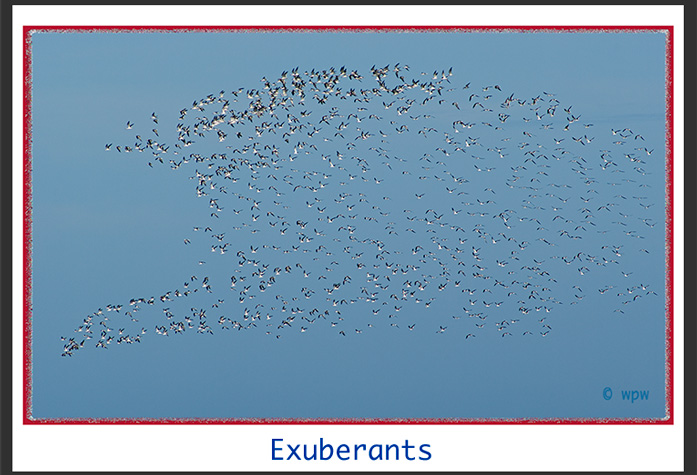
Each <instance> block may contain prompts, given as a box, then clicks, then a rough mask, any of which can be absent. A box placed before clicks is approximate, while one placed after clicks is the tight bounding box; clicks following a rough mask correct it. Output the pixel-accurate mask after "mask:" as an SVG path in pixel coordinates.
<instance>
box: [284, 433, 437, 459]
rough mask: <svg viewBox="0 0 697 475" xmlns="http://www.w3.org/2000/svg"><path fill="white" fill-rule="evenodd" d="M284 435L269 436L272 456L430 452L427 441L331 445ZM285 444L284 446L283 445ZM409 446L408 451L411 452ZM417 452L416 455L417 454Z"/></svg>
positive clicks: (391, 456)
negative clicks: (294, 440) (286, 441)
mask: <svg viewBox="0 0 697 475" xmlns="http://www.w3.org/2000/svg"><path fill="white" fill-rule="evenodd" d="M282 442H283V439H271V459H272V460H330V459H331V458H332V457H334V456H336V458H338V459H339V460H359V459H363V460H366V459H367V458H368V457H369V458H370V460H399V457H400V455H402V456H403V457H404V459H406V460H417V459H418V460H429V459H430V458H431V452H430V451H429V450H428V449H430V448H431V445H430V444H421V445H420V446H419V447H418V450H416V449H417V447H416V446H415V445H411V444H409V441H408V440H405V441H404V444H403V445H398V444H385V445H382V444H374V445H371V446H370V447H368V445H366V444H355V445H354V446H353V448H352V447H350V446H349V445H348V444H340V445H337V446H336V447H334V446H333V445H331V444H325V443H324V439H323V438H320V439H319V446H318V445H317V444H313V445H308V444H296V445H293V444H283V443H282ZM284 445H285V447H284ZM410 450H411V452H410ZM417 456H418V457H417Z"/></svg>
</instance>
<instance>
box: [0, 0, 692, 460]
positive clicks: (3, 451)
mask: <svg viewBox="0 0 697 475" xmlns="http://www.w3.org/2000/svg"><path fill="white" fill-rule="evenodd" d="M36 4H37V3H35V2H26V1H20V2H4V1H3V2H2V4H1V7H0V18H2V22H1V23H0V29H1V34H0V58H2V62H1V64H0V90H1V94H0V111H2V112H1V113H0V124H1V125H0V196H1V197H2V198H1V199H0V217H1V218H2V223H1V224H0V245H1V249H2V251H1V252H0V267H1V268H2V272H1V273H0V276H1V277H0V279H1V280H0V315H1V316H3V317H4V318H2V320H1V321H0V426H1V427H2V429H1V431H0V473H14V471H13V463H12V458H13V454H12V451H13V445H12V418H13V415H12V403H13V400H12V399H13V398H12V389H13V388H12V363H13V362H12V329H13V325H12V296H11V293H12V284H13V283H12V258H13V255H12V232H13V229H12V172H13V164H12V145H13V144H12V126H13V123H12V99H13V98H12V74H13V73H14V71H13V70H12V49H13V48H12V47H13V43H12V7H13V6H14V5H36ZM41 4H52V5H60V3H54V2H41ZM115 4H116V5H133V4H132V3H129V2H117V3H115ZM206 4H207V5H210V4H220V5H225V3H223V2H217V1H216V2H206ZM615 4H616V5H625V6H630V5H632V4H631V3H624V2H615ZM672 5H681V6H683V20H684V22H685V25H684V34H685V42H684V50H685V52H686V53H687V54H685V56H684V58H683V59H685V58H689V59H692V60H693V61H692V62H691V63H690V64H689V65H688V64H685V75H684V77H683V80H684V81H683V84H686V85H687V86H686V87H685V88H684V94H685V103H684V105H687V104H689V105H691V106H692V109H693V111H694V109H695V107H697V93H696V91H695V87H694V85H697V78H696V77H695V71H694V67H693V66H694V58H695V46H697V33H696V32H695V26H697V8H696V7H695V4H694V3H692V4H690V3H687V4H682V3H680V4H672ZM688 52H689V53H688ZM688 66H692V68H690V67H688ZM3 106H4V107H3ZM685 116H686V117H685V124H686V127H685V130H687V131H694V130H697V124H696V123H695V115H694V114H685ZM683 145H684V150H685V156H689V157H695V148H696V147H695V142H694V141H690V142H688V141H685V142H684V143H683ZM688 152H691V153H688ZM684 166H685V175H687V176H692V177H694V176H695V175H694V173H695V161H694V160H685V161H684ZM675 178H676V179H677V180H680V179H683V183H684V178H685V177H684V176H677V177H675ZM689 191H690V193H691V194H693V192H694V187H690V189H689ZM692 202H694V201H692ZM683 237H684V236H683ZM695 252H696V248H695V247H693V246H686V248H685V256H686V259H685V261H687V262H690V263H692V264H693V268H694V264H697V262H695V257H696V255H695ZM685 303H687V302H686V301H684V302H683V304H685ZM685 313H687V312H685ZM684 325H685V327H684V328H685V332H684V335H696V334H697V331H695V320H694V319H693V318H686V319H685V322H684ZM684 348H685V355H687V357H686V358H685V359H684V360H683V363H684V368H685V369H687V371H686V373H685V374H686V375H688V376H691V378H684V384H685V389H684V396H685V397H684V401H685V403H684V418H683V421H684V424H685V427H684V440H685V441H694V440H696V439H695V436H697V424H696V423H697V408H696V407H695V405H696V404H697V391H695V382H696V378H695V375H697V371H696V370H695V363H696V362H697V353H696V352H695V345H684ZM683 447H684V446H683ZM695 454H696V452H695V451H694V450H687V451H686V452H685V454H684V472H685V473H697V457H695Z"/></svg>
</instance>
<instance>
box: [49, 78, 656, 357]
mask: <svg viewBox="0 0 697 475" xmlns="http://www.w3.org/2000/svg"><path fill="white" fill-rule="evenodd" d="M366 76H367V77H364V76H363V75H362V74H361V73H359V72H358V71H356V70H349V69H346V68H345V67H341V68H329V69H326V70H311V71H299V70H298V69H297V68H296V69H293V70H291V71H285V72H283V73H282V74H281V75H280V77H279V78H278V79H275V80H268V79H266V78H265V77H264V78H262V79H261V83H260V85H259V86H258V87H257V88H250V89H245V88H240V89H236V90H234V91H232V92H225V91H220V92H219V93H215V94H210V95H207V96H205V97H203V98H200V99H198V100H195V101H193V103H192V104H191V106H190V107H187V108H184V109H182V110H181V111H180V114H179V117H178V119H176V121H175V118H172V120H171V122H172V125H173V127H172V128H171V129H169V128H168V130H171V136H170V137H171V140H168V141H167V142H165V140H164V137H166V136H167V134H166V133H165V129H161V130H160V127H161V126H162V125H166V124H165V123H164V122H167V121H162V122H163V124H161V123H160V122H161V120H160V119H159V118H158V116H157V114H155V113H153V114H152V115H151V116H150V117H149V118H147V119H143V120H144V121H145V122H147V123H148V124H149V125H147V127H141V129H140V130H143V131H144V130H147V129H151V130H150V132H148V133H147V136H146V133H145V132H143V131H141V132H139V133H138V134H136V135H135V137H134V140H133V139H129V141H128V143H123V144H119V145H113V144H107V145H106V150H108V151H110V153H117V154H124V156H126V155H128V154H131V156H134V155H135V156H140V157H143V164H144V165H145V166H148V167H152V168H161V169H163V170H165V169H171V170H174V171H177V172H179V173H181V172H182V171H184V172H185V173H188V174H189V178H190V179H191V185H192V188H193V192H194V194H195V196H196V197H197V198H198V199H199V200H200V202H201V203H202V208H203V209H204V210H205V214H204V213H202V214H201V219H200V222H196V223H192V226H191V233H190V235H188V236H185V237H184V238H183V242H182V243H181V245H182V246H192V247H194V248H195V249H196V250H197V252H200V253H201V256H204V255H205V256H207V257H202V258H201V259H200V260H199V261H198V262H197V263H192V264H193V266H194V268H195V269H196V271H194V272H192V275H191V276H189V277H187V278H186V279H185V281H183V282H182V283H181V285H180V286H179V287H177V288H170V289H168V290H165V291H162V292H159V293H158V294H156V295H150V296H147V297H142V296H137V297H133V298H131V299H130V300H129V301H124V302H121V303H119V304H109V305H105V306H104V308H100V309H98V310H97V311H95V312H93V313H90V314H88V315H87V316H86V317H84V319H83V320H82V322H81V324H80V325H79V326H78V327H77V328H76V329H75V334H74V336H72V337H62V339H63V341H64V345H63V356H72V355H73V354H74V353H75V352H76V351H77V350H79V349H82V348H84V347H97V348H104V349H107V348H109V347H110V346H113V345H114V344H122V343H125V344H133V343H139V342H141V339H142V338H145V337H146V335H150V334H155V335H161V336H165V337H173V336H174V335H176V334H181V333H184V332H197V333H218V332H222V331H235V332H236V331H241V330H253V329H258V331H264V332H266V334H268V335H269V337H271V338H281V337H282V336H283V335H284V334H287V332H317V331H322V332H326V333H327V334H329V333H331V334H332V335H335V336H337V337H338V338H341V337H346V336H349V335H359V334H361V333H364V332H369V331H375V330H374V329H377V328H378V327H382V328H384V329H387V330H388V331H393V330H391V328H394V331H427V332H435V333H446V332H448V333H453V332H456V333H457V334H458V335H459V338H461V339H462V341H467V340H471V339H472V338H480V339H481V338H482V337H484V338H487V337H499V338H514V337H515V338H521V337H524V338H542V337H547V336H548V335H549V334H550V332H551V331H552V328H553V324H554V321H553V320H552V319H553V318H554V317H555V315H564V314H565V313H567V312H568V310H569V306H572V305H578V304H581V303H582V301H583V299H584V298H586V297H588V296H590V295H593V298H599V297H602V298H604V299H605V300H604V301H603V302H605V303H604V308H606V309H607V312H608V313H610V314H612V313H613V312H616V314H617V315H619V314H622V313H627V312H628V309H629V308H630V307H631V306H633V305H637V304H639V305H640V304H641V303H642V301H644V300H646V299H651V298H659V297H658V296H657V295H658V294H657V292H656V291H655V290H654V289H653V288H651V286H650V285H647V284H645V283H644V281H645V280H646V279H647V277H646V275H643V279H642V275H641V273H640V272H634V271H628V270H627V267H629V268H631V265H630V263H631V262H633V261H637V260H641V259H642V256H645V253H646V254H648V253H649V252H650V251H649V250H648V249H646V248H645V247H646V246H642V240H643V239H645V238H646V237H647V235H648V233H659V235H660V233H661V232H662V230H661V219H662V215H661V212H662V209H661V203H654V202H651V201H650V200H649V199H648V198H647V197H646V196H645V194H646V193H645V192H646V188H648V187H650V186H651V185H649V184H648V183H647V179H646V177H647V176H648V175H650V174H651V173H652V172H651V171H650V170H651V163H652V159H654V158H655V157H652V156H651V155H652V153H653V152H654V150H653V149H650V148H649V147H647V146H646V141H645V139H644V137H643V136H642V135H640V134H639V133H637V132H635V131H633V130H631V129H629V128H625V127H623V126H620V127H618V128H611V129H609V130H599V128H596V127H595V126H594V125H593V124H592V123H589V122H586V121H585V119H584V118H582V114H581V112H580V111H577V110H576V108H575V107H574V106H572V105H568V104H562V103H561V102H560V101H559V100H558V99H557V97H556V95H555V94H553V93H550V92H545V91H541V92H540V94H539V95H536V96H534V97H519V96H517V95H516V94H515V93H513V92H512V91H507V90H505V87H504V86H502V85H499V84H482V85H476V86H475V85H473V84H471V83H469V82H468V83H462V82H458V81H456V79H455V78H454V76H453V72H452V69H450V70H443V71H435V72H433V73H432V74H431V73H429V74H426V73H415V74H412V73H411V72H410V70H409V67H408V66H407V65H400V64H396V65H393V66H389V65H388V66H385V67H375V66H373V67H372V68H371V69H370V74H366ZM135 127H136V123H134V122H131V121H128V122H127V123H126V127H125V128H126V129H127V130H131V129H135ZM127 133H128V134H131V133H133V132H127ZM161 137H162V138H161ZM659 166H661V165H660V163H659ZM661 169H662V167H661ZM652 235H653V236H655V234H652ZM189 249H191V248H189ZM204 253H205V254H204ZM618 282H621V285H618ZM656 290H659V292H660V289H656ZM317 327H322V328H323V329H320V328H317Z"/></svg>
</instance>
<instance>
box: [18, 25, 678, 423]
mask: <svg viewBox="0 0 697 475" xmlns="http://www.w3.org/2000/svg"><path fill="white" fill-rule="evenodd" d="M36 30H39V31H46V30H52V31H71V32H83V33H90V32H119V33H125V32H144V31H147V32H190V31H197V32H202V31H204V32H205V31H208V32H223V31H229V32H242V31H254V32H259V31H273V32H288V33H293V32H295V33H297V32H318V31H330V32H340V31H345V32H381V31H396V30H401V31H413V32H435V31H447V32H455V31H459V32H470V33H474V32H538V33H539V32H566V33H572V32H586V33H588V32H598V33H610V32H615V33H616V32H639V31H646V32H660V31H665V32H666V96H665V100H666V110H665V114H666V141H665V146H666V175H665V178H666V204H665V213H666V224H665V225H666V229H665V232H666V242H665V246H666V255H665V259H666V295H665V297H666V304H665V309H666V405H665V407H666V417H664V418H661V419H533V418H529V419H210V418H195V419H185V418H181V419H174V418H173V419H36V418H34V417H32V415H31V402H32V394H31V392H32V391H31V390H32V358H31V356H32V353H31V339H32V326H31V323H32V304H31V302H32V278H31V274H32V182H31V177H32V161H31V158H32V157H31V150H32V131H31V124H32V115H31V114H32V109H31V99H32V87H31V86H32V73H31V71H32V55H31V34H32V32H35V31H36ZM673 35H674V32H673V26H672V25H669V26H336V25H334V26H188V27H187V26H26V25H25V26H24V27H23V36H22V41H23V46H24V48H23V56H24V57H23V66H24V71H23V73H24V74H23V118H24V124H23V125H24V135H23V205H24V206H23V225H24V230H23V231H24V232H23V238H24V243H23V244H24V247H23V258H24V266H23V286H24V302H23V311H24V313H23V373H24V374H23V395H24V400H23V424H25V425H36V424H39V425H41V424H49V425H52V424H68V425H84V424H120V425H129V424H149V425H152V424H193V425H201V424H233V425H247V424H255V425H259V424H284V425H307V424H315V425H326V424H346V425H376V424H392V425H397V424H414V425H423V424H430V425H481V424H484V425H509V424H530V425H540V424H542V425H552V424H556V425H559V424H611V425H617V424H619V425H625V424H658V425H665V424H668V425H672V424H673V423H674V392H673V384H674V379H673V378H674V369H673V363H674V361H673V360H674V354H673V338H674V335H673V326H674V322H673V273H674V268H673V160H674V157H673V153H674V150H673V126H674V124H673V121H674V118H673V88H674V83H673V81H674V72H673V54H674V45H673Z"/></svg>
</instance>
